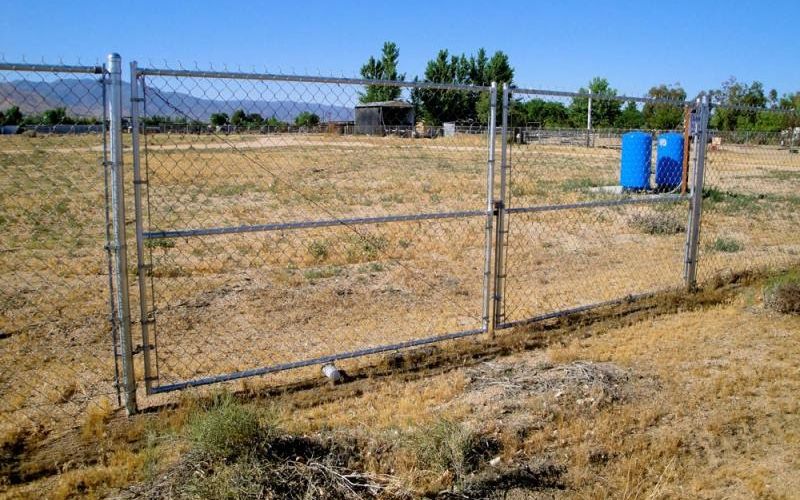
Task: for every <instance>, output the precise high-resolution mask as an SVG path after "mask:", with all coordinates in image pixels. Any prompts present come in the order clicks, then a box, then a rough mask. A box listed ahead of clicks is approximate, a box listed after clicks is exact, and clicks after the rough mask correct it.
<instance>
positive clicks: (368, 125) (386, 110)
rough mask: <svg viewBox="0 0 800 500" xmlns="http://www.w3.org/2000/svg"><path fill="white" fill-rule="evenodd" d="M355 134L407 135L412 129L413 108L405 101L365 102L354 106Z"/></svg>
mask: <svg viewBox="0 0 800 500" xmlns="http://www.w3.org/2000/svg"><path fill="white" fill-rule="evenodd" d="M355 115H356V127H355V132H356V133H357V134H368V135H386V134H393V133H407V132H410V131H411V130H412V129H413V127H414V106H412V105H411V103H408V102H406V101H381V102H367V103H363V104H359V105H357V106H356V113H355Z"/></svg>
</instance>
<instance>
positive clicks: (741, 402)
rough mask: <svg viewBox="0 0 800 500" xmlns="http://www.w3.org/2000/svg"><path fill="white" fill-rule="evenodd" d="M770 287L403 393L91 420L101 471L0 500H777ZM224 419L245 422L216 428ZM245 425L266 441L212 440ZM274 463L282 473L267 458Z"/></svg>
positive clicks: (779, 380)
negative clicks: (46, 499)
mask: <svg viewBox="0 0 800 500" xmlns="http://www.w3.org/2000/svg"><path fill="white" fill-rule="evenodd" d="M780 279H781V278H780V277H778V278H774V279H773V278H770V279H767V280H765V281H758V282H755V283H752V284H749V285H746V286H743V287H741V288H739V289H738V290H737V291H736V292H735V294H733V295H729V296H728V298H727V299H724V298H723V300H721V301H718V302H716V303H708V304H706V305H705V306H702V307H697V308H692V309H688V310H683V311H681V310H680V309H679V311H678V312H675V313H671V314H661V315H657V314H656V315H649V316H647V315H645V316H640V317H639V320H638V321H633V322H625V321H622V322H621V325H622V326H614V325H615V324H616V322H615V321H611V320H613V317H611V318H609V319H610V321H608V322H605V323H604V322H602V321H601V322H600V323H598V324H596V325H594V326H590V327H584V328H579V327H576V328H575V329H574V332H575V333H574V334H573V335H570V336H563V335H561V334H559V330H552V331H550V332H549V333H548V334H547V335H548V337H550V339H551V341H552V346H551V347H549V348H547V349H545V350H534V351H522V352H517V353H516V354H511V355H508V356H504V357H503V356H501V357H497V358H495V359H493V360H490V361H488V362H477V363H473V364H471V366H469V367H464V368H458V367H457V366H451V368H450V369H449V370H448V371H445V372H442V373H439V374H437V373H436V372H431V373H429V374H428V375H427V376H426V375H425V374H424V373H422V374H420V376H418V377H411V378H410V379H409V380H403V378H404V377H403V376H402V372H401V373H400V374H397V375H396V376H395V377H392V376H389V378H382V377H381V378H376V379H375V380H370V379H363V380H362V381H361V382H358V383H355V384H354V385H353V387H352V388H348V387H349V384H345V385H342V386H337V387H330V388H328V389H317V390H314V391H306V392H298V393H294V394H286V395H284V396H280V397H276V398H272V399H271V400H267V401H262V400H259V399H256V400H252V401H250V402H246V403H242V402H240V400H235V399H231V398H230V396H223V397H221V398H217V399H213V398H212V399H211V400H204V399H196V398H193V397H187V398H186V399H185V401H184V402H183V403H181V404H180V405H179V406H178V407H176V408H174V409H164V410H162V411H161V412H160V413H159V414H155V415H150V416H147V415H143V416H141V417H139V418H137V419H134V420H133V421H130V422H127V423H125V422H122V423H121V426H120V425H115V424H113V422H107V424H106V426H105V429H106V430H105V432H102V433H96V432H94V431H91V429H94V424H93V422H96V421H98V420H103V419H106V418H107V417H106V416H105V415H103V414H98V416H96V417H93V418H91V419H88V420H87V424H86V425H85V426H84V431H83V433H84V436H83V437H82V438H81V439H82V440H83V442H85V443H86V444H85V445H84V446H98V445H99V446H100V448H99V449H101V450H104V451H102V452H101V457H102V458H101V460H99V461H98V462H97V463H94V464H90V465H87V466H84V467H83V468H78V469H75V470H71V471H70V472H68V473H66V474H64V475H62V476H58V477H55V478H44V479H40V480H39V481H38V482H36V483H31V484H28V485H23V486H17V487H14V488H13V489H10V490H8V494H9V495H12V496H15V495H27V494H34V492H35V491H39V490H41V489H42V488H47V489H52V491H54V492H55V494H57V496H59V497H68V496H70V495H81V496H86V495H98V496H99V495H104V494H107V493H110V492H114V491H119V490H118V488H120V487H123V486H124V485H127V484H129V483H130V482H131V481H143V482H140V483H139V484H137V485H134V486H132V487H130V488H127V491H128V492H129V493H126V494H125V495H127V496H132V495H136V494H153V495H154V494H156V492H158V494H159V495H162V496H163V495H167V496H169V492H172V494H173V496H175V495H178V496H180V495H184V494H192V492H195V493H198V492H202V495H203V496H204V497H207V498H219V497H221V496H223V492H226V491H227V492H230V491H239V492H241V493H242V494H245V493H246V492H247V491H253V490H252V488H262V491H263V488H282V487H283V486H282V485H287V484H293V485H295V486H294V487H295V488H297V487H301V488H311V489H313V490H314V491H316V492H317V493H318V494H320V495H329V496H330V497H331V498H351V496H348V495H350V494H351V492H352V491H361V492H362V493H361V496H369V495H371V494H372V493H369V492H374V493H377V492H384V494H387V495H388V492H391V495H389V496H392V495H394V496H403V495H411V496H417V495H422V494H437V493H441V492H444V493H441V494H442V495H444V496H445V497H447V495H451V494H452V495H466V496H467V497H470V498H503V497H504V496H505V497H507V498H525V492H528V493H530V492H535V491H538V492H540V493H546V494H547V495H550V496H553V497H559V498H561V497H563V498H574V497H584V498H586V497H588V498H608V497H613V498H698V497H699V498H719V497H726V498H752V497H765V498H789V497H792V496H793V495H794V492H796V491H798V489H799V488H800V484H798V480H797V478H798V477H800V474H798V473H800V463H798V462H797V457H796V456H795V454H794V453H793V450H795V449H796V448H797V447H798V446H799V445H800V418H798V415H800V403H798V400H797V398H796V397H795V395H796V394H797V392H798V390H800V377H798V373H800V372H798V370H797V359H800V358H798V356H799V355H800V348H799V347H798V346H800V344H798V342H797V333H798V332H800V322H798V321H800V317H797V316H793V315H781V314H777V313H774V312H772V311H770V310H768V309H767V308H765V305H764V303H763V302H762V300H761V297H762V293H761V291H762V289H763V288H764V287H765V286H767V285H768V284H770V283H774V282H775V280H780ZM654 303H655V302H654ZM664 310H665V311H666V310H667V309H664ZM626 323H630V324H627V325H626ZM590 332H591V335H590V336H588V335H589V333H590ZM517 334H518V335H520V337H519V338H520V339H521V340H522V339H524V338H525V337H526V335H530V334H525V332H524V331H521V332H517ZM512 345H513V344H512ZM454 348H456V349H457V348H458V347H457V346H454ZM214 401H218V403H214ZM223 414H224V415H228V416H231V415H235V416H232V417H230V418H227V417H226V418H221V419H220V415H223ZM239 421H247V422H249V423H248V424H247V425H244V426H231V425H230V424H231V422H239ZM254 426H255V427H254ZM256 427H257V428H259V429H270V430H269V432H268V433H266V434H263V435H264V436H267V435H269V436H272V437H265V438H263V439H261V438H259V439H253V438H252V437H247V436H250V435H251V434H249V433H245V434H246V436H245V437H244V438H242V439H239V438H237V439H236V440H233V441H227V440H225V439H224V436H230V435H231V433H234V434H235V435H236V436H241V435H242V430H243V429H251V428H256ZM87 429H88V430H87ZM147 429H149V430H147ZM201 431H202V432H201ZM261 432H262V431H261V430H259V431H258V433H259V435H262V434H261ZM209 435H213V436H216V437H214V439H207V438H206V437H207V436H209ZM148 436H149V437H148ZM200 436H204V437H200ZM237 440H238V441H237ZM276 440H277V441H276ZM229 442H231V443H232V442H239V443H240V444H239V445H237V446H236V447H235V450H234V452H235V453H233V455H232V454H230V453H228V451H230V450H228V448H224V450H223V451H224V453H223V454H224V455H225V456H227V457H232V456H236V457H237V458H235V459H233V460H232V461H231V460H228V461H220V460H219V459H218V458H213V457H212V455H214V453H216V452H214V453H211V454H210V455H209V453H207V451H203V450H205V449H206V448H204V446H206V445H208V444H209V443H211V444H213V443H223V444H224V443H229ZM90 443H96V444H95V445H91V444H90ZM192 443H194V444H192ZM270 443H278V444H270ZM198 446H200V448H198ZM225 446H227V444H225ZM287 446H289V448H286V447H287ZM264 447H265V448H264ZM201 448H202V449H201ZM217 449H219V447H212V451H213V450H217ZM287 449H292V450H294V451H292V452H291V453H292V459H291V460H288V461H279V462H274V458H270V457H280V456H282V455H281V454H282V453H285V452H286V450H287ZM193 450H194V451H193ZM225 450H227V451H225ZM257 450H265V451H260V452H259V451H257ZM269 450H272V451H269ZM282 450H283V451H282ZM313 450H316V451H313ZM256 452H257V454H256V455H253V454H252V453H256ZM187 453H188V455H187ZM197 453H201V454H202V457H206V458H202V457H200V458H198V455H197ZM242 453H245V454H244V455H242ZM490 461H491V464H490ZM278 463H280V464H283V465H281V466H280V467H278V466H277V465H276V464H278ZM276 474H277V475H276ZM342 478H347V481H350V483H348V482H347V481H345V480H344V479H342ZM293 481H298V482H293ZM348 484H349V486H348ZM354 484H355V485H356V486H353V485H354ZM358 485H361V486H358ZM353 488H355V490H353ZM358 488H365V489H362V490H358ZM37 489H38V490H37ZM270 491H283V490H276V489H272V490H270ZM137 492H138V493H137ZM147 492H149V493H147ZM506 495H507V496H506Z"/></svg>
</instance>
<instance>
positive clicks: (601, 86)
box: [569, 76, 622, 128]
mask: <svg viewBox="0 0 800 500" xmlns="http://www.w3.org/2000/svg"><path fill="white" fill-rule="evenodd" d="M578 93H579V94H593V95H594V96H595V97H593V98H592V126H593V127H613V126H614V124H616V122H617V118H618V117H619V115H620V113H621V112H622V110H621V108H622V103H621V102H620V101H618V100H616V99H610V97H613V96H615V95H617V90H616V89H614V88H611V85H610V84H609V83H608V80H606V79H605V78H601V77H599V76H596V77H594V78H592V81H590V82H589V88H588V89H585V88H581V89H580V90H578ZM604 96H608V97H609V98H605V97H604ZM588 108H589V98H588V97H573V98H572V103H571V104H570V106H569V114H570V120H571V122H572V125H573V126H575V127H578V128H580V127H585V126H586V115H587V114H588V111H589V109H588Z"/></svg>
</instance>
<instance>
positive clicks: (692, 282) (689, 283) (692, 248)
mask: <svg viewBox="0 0 800 500" xmlns="http://www.w3.org/2000/svg"><path fill="white" fill-rule="evenodd" d="M696 106H697V111H696V112H697V113H698V115H699V118H698V120H697V129H696V130H694V131H693V132H694V133H693V136H694V143H695V157H694V169H693V172H692V183H691V195H690V205H689V223H688V224H687V226H686V256H685V259H684V272H683V279H684V283H685V285H686V288H687V289H689V290H694V289H695V288H696V287H697V258H698V248H699V244H700V224H701V220H702V212H703V182H704V179H705V161H706V144H707V143H708V119H709V114H710V107H709V103H708V97H707V96H705V95H703V96H702V97H701V98H699V99H698V100H697V104H696Z"/></svg>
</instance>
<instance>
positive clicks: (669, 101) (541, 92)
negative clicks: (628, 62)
mask: <svg viewBox="0 0 800 500" xmlns="http://www.w3.org/2000/svg"><path fill="white" fill-rule="evenodd" d="M509 92H511V93H512V94H525V95H538V96H546V97H569V98H573V97H580V98H583V99H598V100H606V101H621V102H628V101H634V102H641V103H653V104H673V105H675V106H694V105H695V104H696V102H695V101H681V100H677V99H659V98H655V97H631V96H626V95H613V96H612V95H606V94H592V93H589V92H568V91H561V90H545V89H532V88H522V87H511V88H509Z"/></svg>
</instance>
